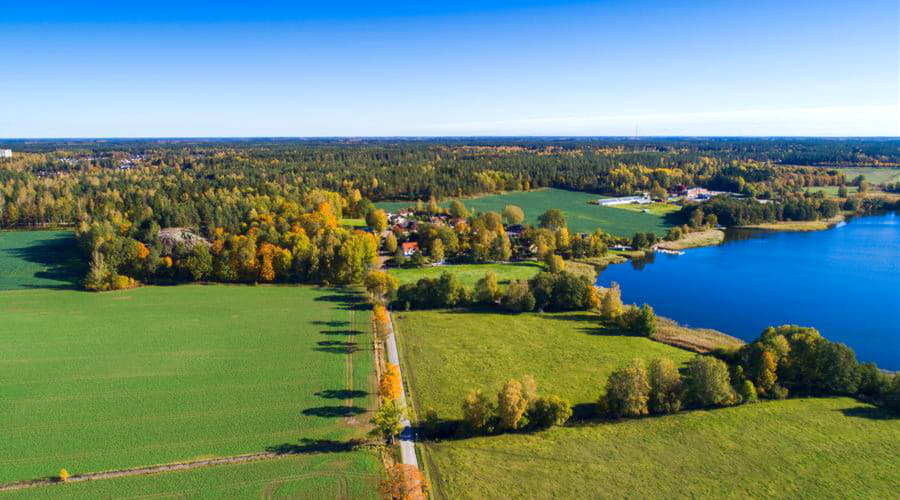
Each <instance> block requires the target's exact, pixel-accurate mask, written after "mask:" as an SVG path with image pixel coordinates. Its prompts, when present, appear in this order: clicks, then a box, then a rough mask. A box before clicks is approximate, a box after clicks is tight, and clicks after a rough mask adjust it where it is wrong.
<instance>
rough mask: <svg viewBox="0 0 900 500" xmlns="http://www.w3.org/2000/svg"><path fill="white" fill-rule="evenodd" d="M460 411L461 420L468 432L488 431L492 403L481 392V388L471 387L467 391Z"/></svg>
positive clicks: (492, 409)
mask: <svg viewBox="0 0 900 500" xmlns="http://www.w3.org/2000/svg"><path fill="white" fill-rule="evenodd" d="M462 412H463V422H464V423H465V426H466V430H467V431H468V432H470V433H472V434H478V433H487V432H490V430H491V429H490V422H491V417H492V416H493V414H494V404H493V403H491V402H490V401H489V400H488V398H487V396H485V395H484V393H483V392H481V389H473V390H472V391H470V392H469V395H468V396H466V399H465V400H464V401H463V404H462Z"/></svg>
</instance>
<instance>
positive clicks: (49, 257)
mask: <svg viewBox="0 0 900 500" xmlns="http://www.w3.org/2000/svg"><path fill="white" fill-rule="evenodd" d="M4 255H8V256H10V257H12V258H14V259H18V260H23V261H26V262H30V263H33V264H38V265H40V266H42V267H45V268H47V270H46V271H38V272H36V273H34V277H35V278H40V279H45V280H53V281H58V282H60V284H58V285H33V284H31V285H29V284H26V285H24V287H25V288H54V289H75V288H78V284H79V282H80V281H81V277H82V276H83V275H84V273H85V271H86V269H87V267H86V266H85V263H84V261H83V260H82V259H81V256H80V254H79V253H78V249H77V248H76V246H75V237H74V235H73V234H69V233H67V234H61V235H58V236H55V237H53V238H47V239H44V240H40V241H36V242H34V244H32V245H29V246H26V247H21V248H9V249H5V250H0V258H2V257H3V256H4Z"/></svg>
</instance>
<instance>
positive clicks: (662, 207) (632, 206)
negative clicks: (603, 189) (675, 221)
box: [612, 202, 681, 217]
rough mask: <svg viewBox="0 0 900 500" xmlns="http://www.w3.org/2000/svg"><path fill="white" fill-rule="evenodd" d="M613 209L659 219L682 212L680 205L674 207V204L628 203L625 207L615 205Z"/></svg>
mask: <svg viewBox="0 0 900 500" xmlns="http://www.w3.org/2000/svg"><path fill="white" fill-rule="evenodd" d="M612 208H618V209H620V210H628V211H631V212H638V213H644V210H646V211H647V212H646V213H649V214H652V215H656V216H659V217H663V216H666V215H668V214H671V213H675V212H677V211H679V210H681V207H680V206H678V205H673V204H672V203H658V202H657V203H648V204H646V205H640V204H638V203H628V204H625V205H613V206H612Z"/></svg>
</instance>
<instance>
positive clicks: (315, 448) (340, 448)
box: [266, 438, 363, 455]
mask: <svg viewBox="0 0 900 500" xmlns="http://www.w3.org/2000/svg"><path fill="white" fill-rule="evenodd" d="M361 444H363V442H362V441H358V440H350V441H335V440H332V439H309V438H301V439H300V443H299V444H295V443H281V444H279V445H276V446H269V447H268V448H266V451H268V452H270V453H278V454H280V455H296V454H300V453H338V452H344V451H353V450H355V449H356V448H358V447H359V446H360V445H361Z"/></svg>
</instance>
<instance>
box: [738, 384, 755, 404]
mask: <svg viewBox="0 0 900 500" xmlns="http://www.w3.org/2000/svg"><path fill="white" fill-rule="evenodd" d="M740 396H741V402H742V403H755V402H756V401H757V399H758V398H757V396H756V387H755V386H754V385H753V382H751V381H749V380H745V381H744V383H743V384H741V390H740Z"/></svg>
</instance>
